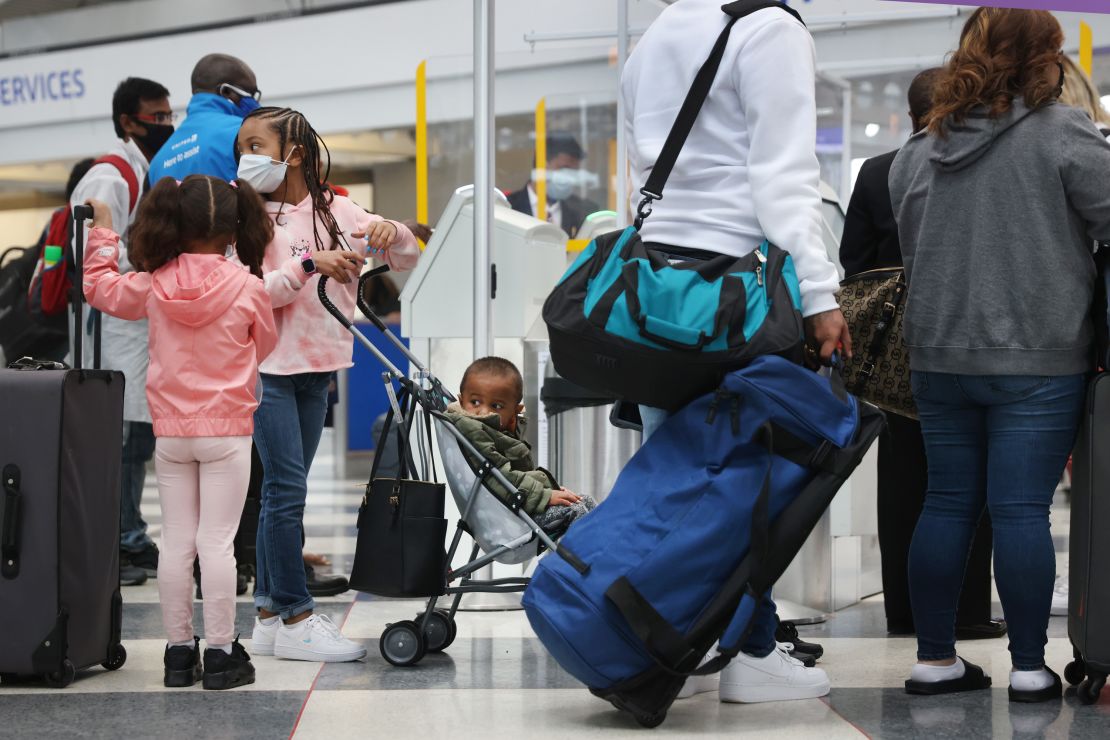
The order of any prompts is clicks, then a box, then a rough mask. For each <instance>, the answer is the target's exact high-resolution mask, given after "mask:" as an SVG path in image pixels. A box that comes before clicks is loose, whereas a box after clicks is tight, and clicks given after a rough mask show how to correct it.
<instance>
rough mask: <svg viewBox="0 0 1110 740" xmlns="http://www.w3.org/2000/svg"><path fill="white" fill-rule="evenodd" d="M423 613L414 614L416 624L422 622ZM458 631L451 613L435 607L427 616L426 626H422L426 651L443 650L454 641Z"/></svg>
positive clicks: (438, 651)
mask: <svg viewBox="0 0 1110 740" xmlns="http://www.w3.org/2000/svg"><path fill="white" fill-rule="evenodd" d="M425 613H426V612H421V613H420V614H418V615H416V619H414V620H413V621H414V622H416V623H417V624H418V625H419V624H423V623H424V614H425ZM458 632H459V628H458V627H457V626H456V625H455V620H454V619H451V615H450V614H449V613H448V612H445V611H443V610H442V609H436V610H435V611H434V612H432V614H431V616H430V617H429V618H428V626H427V627H425V628H424V644H425V645H426V646H427V651H428V652H429V653H441V652H443V651H444V650H446V649H447V648H448V647H450V646H451V643H453V642H454V641H455V636H456V635H457V634H458Z"/></svg>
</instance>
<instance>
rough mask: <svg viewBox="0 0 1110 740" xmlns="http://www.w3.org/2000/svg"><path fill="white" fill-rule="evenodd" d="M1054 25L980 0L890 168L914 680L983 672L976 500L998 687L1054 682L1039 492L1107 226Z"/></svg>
mask: <svg viewBox="0 0 1110 740" xmlns="http://www.w3.org/2000/svg"><path fill="white" fill-rule="evenodd" d="M1063 40H1064V34H1063V31H1062V30H1061V28H1060V24H1059V23H1058V22H1057V21H1056V19H1055V18H1054V17H1053V16H1052V14H1050V13H1048V12H1044V11H1031V10H1004V9H999V8H980V9H978V10H976V11H975V12H974V13H973V14H972V15H971V17H970V19H969V20H968V22H967V24H966V26H965V27H964V29H963V33H962V35H961V37H960V45H959V48H958V49H957V51H956V52H955V53H954V54H953V55H952V57H951V59H950V60H949V62H948V64H947V66H946V67H945V69H944V72H943V73H942V75H941V77H940V79H938V81H937V84H936V87H935V89H934V107H933V109H932V112H931V114H930V120H929V125H928V127H927V130H926V131H924V132H922V133H920V134H918V135H916V136H914V137H913V138H911V139H910V141H909V142H908V143H907V145H906V146H905V147H904V148H903V149H902V151H901V153H900V154H899V155H898V157H897V159H896V160H895V162H894V165H893V167H892V169H891V176H890V186H891V187H890V189H891V201H892V203H893V206H894V214H895V217H896V219H897V222H898V232H899V237H900V241H901V244H902V254H903V257H904V259H905V266H906V275H907V279H908V281H909V297H908V302H907V310H906V320H905V336H906V344H907V346H908V348H909V353H910V367H911V370H912V385H913V391H914V397H915V399H916V401H917V407H918V411H919V412H920V416H921V427H922V432H923V434H924V437H925V448H926V453H927V456H928V461H929V491H928V494H927V495H926V500H925V508H924V511H923V512H922V515H921V518H920V520H919V521H918V524H917V528H916V530H915V532H914V537H913V543H912V545H911V548H910V561H909V578H910V597H911V601H912V605H913V613H914V625H915V627H916V629H917V640H918V653H917V657H918V662H917V664H916V665H915V666H914V667H913V671H912V673H911V676H910V679H909V680H908V681H906V690H907V691H908V692H910V693H918V694H941V693H949V692H955V691H969V690H975V689H985V688H987V687H989V686H990V677H989V676H986V675H985V674H984V672H983V670H982V669H981V668H979V667H977V666H975V665H973V664H971V663H969V662H967V661H965V660H963V659H960V658H958V657H957V655H956V650H955V625H956V605H957V602H958V601H959V597H960V585H961V583H962V582H963V579H964V570H965V567H966V564H967V558H968V551H969V548H970V546H971V540H972V535H973V533H974V531H975V528H976V526H977V524H978V522H979V519H980V517H981V516H982V514H983V512H984V510H985V509H988V510H989V511H990V515H991V521H992V526H993V530H994V543H995V545H994V569H995V581H996V584H997V586H998V592H999V596H1000V597H1001V600H1002V607H1003V610H1004V611H1005V614H1006V620H1007V622H1008V624H1009V628H1010V652H1011V655H1012V662H1013V670H1012V671H1011V673H1010V699H1011V700H1012V701H1025V702H1030V701H1046V700H1050V699H1057V698H1059V697H1060V695H1061V684H1060V679H1059V677H1058V676H1057V675H1056V674H1055V673H1053V672H1052V671H1051V670H1050V669H1049V668H1048V667H1047V666H1046V665H1045V662H1044V648H1045V643H1046V641H1047V638H1046V631H1047V626H1048V616H1049V607H1050V603H1051V600H1052V585H1053V579H1054V576H1055V551H1054V548H1053V545H1052V537H1051V533H1050V530H1049V506H1050V504H1051V501H1052V495H1053V492H1054V490H1055V487H1056V483H1057V482H1058V481H1059V479H1060V475H1061V473H1062V472H1063V470H1064V465H1065V464H1066V462H1067V459H1068V454H1069V453H1070V451H1071V448H1072V446H1073V444H1074V442H1075V437H1076V431H1077V429H1078V426H1079V419H1080V414H1081V412H1082V408H1083V397H1084V391H1085V385H1086V384H1085V379H1086V374H1087V373H1088V371H1089V370H1090V369H1091V368H1092V363H1091V359H1092V326H1091V321H1090V318H1089V312H1090V306H1091V297H1092V293H1093V288H1094V280H1095V266H1094V261H1093V259H1092V253H1091V252H1092V250H1091V247H1092V243H1093V241H1095V240H1101V241H1105V240H1110V181H1108V180H1107V179H1106V177H1105V173H1106V172H1108V171H1110V145H1108V144H1107V142H1106V140H1105V139H1104V138H1103V137H1102V135H1101V134H1100V133H1099V132H1098V130H1097V129H1096V128H1095V125H1094V124H1093V123H1092V122H1091V119H1090V118H1088V117H1087V116H1086V115H1085V114H1084V113H1082V112H1081V111H1079V110H1076V109H1074V108H1070V107H1068V106H1064V105H1059V104H1057V99H1058V98H1059V96H1060V92H1061V90H1062V87H1063V77H1064V72H1063V55H1062V53H1061V51H1060V46H1061V44H1062V43H1063Z"/></svg>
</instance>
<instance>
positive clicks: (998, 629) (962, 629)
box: [956, 619, 1006, 640]
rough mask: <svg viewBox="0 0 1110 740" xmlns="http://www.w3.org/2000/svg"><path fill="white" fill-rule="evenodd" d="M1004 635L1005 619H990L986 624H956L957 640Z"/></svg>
mask: <svg viewBox="0 0 1110 740" xmlns="http://www.w3.org/2000/svg"><path fill="white" fill-rule="evenodd" d="M1005 636H1006V620H1005V619H992V620H990V621H989V622H987V623H986V624H964V625H956V639H957V640H990V639H992V638H995V637H1005Z"/></svg>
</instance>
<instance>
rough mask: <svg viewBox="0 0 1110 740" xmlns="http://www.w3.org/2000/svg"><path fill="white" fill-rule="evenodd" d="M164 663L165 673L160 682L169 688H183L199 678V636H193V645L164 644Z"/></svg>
mask: <svg viewBox="0 0 1110 740" xmlns="http://www.w3.org/2000/svg"><path fill="white" fill-rule="evenodd" d="M162 662H163V663H165V666H166V673H165V677H164V678H163V679H162V684H163V685H164V686H166V687H167V688H171V689H183V688H187V687H189V686H192V685H193V684H195V683H196V682H197V681H199V680H200V676H201V667H200V638H198V637H194V638H193V646H192V647H188V646H186V645H175V646H173V647H170V646H169V645H167V646H166V653H165V655H164V656H163V658H162Z"/></svg>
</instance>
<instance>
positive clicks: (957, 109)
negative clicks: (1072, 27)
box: [929, 8, 1064, 137]
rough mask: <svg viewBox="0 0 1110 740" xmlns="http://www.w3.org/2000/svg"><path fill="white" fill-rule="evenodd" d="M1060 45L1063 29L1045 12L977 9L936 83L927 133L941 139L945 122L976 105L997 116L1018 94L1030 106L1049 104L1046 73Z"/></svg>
mask: <svg viewBox="0 0 1110 740" xmlns="http://www.w3.org/2000/svg"><path fill="white" fill-rule="evenodd" d="M1063 43H1064V32H1063V29H1061V28H1060V23H1059V22H1058V21H1057V20H1056V18H1055V17H1053V15H1052V14H1051V13H1049V12H1048V11H1045V10H1007V9H1005V8H979V9H978V10H976V11H975V12H974V13H972V14H971V17H970V18H968V21H967V23H966V24H965V25H964V29H963V32H962V33H961V34H960V46H959V48H958V49H957V50H956V51H955V52H954V53H953V54H952V57H951V59H950V60H949V61H948V64H947V66H946V67H945V68H944V72H943V73H942V74H941V75H940V78H939V79H938V80H937V82H936V86H935V88H934V90H933V109H932V111H931V113H930V115H929V132H930V133H932V134H936V135H938V136H942V137H943V136H944V135H945V125H946V124H947V123H949V122H952V123H957V124H959V123H962V122H963V121H964V120H966V119H967V116H968V114H970V113H971V111H972V110H973V109H975V108H978V107H985V108H987V110H988V114H989V115H990V116H991V117H992V118H998V117H999V116H1002V115H1003V114H1005V113H1007V112H1008V111H1009V110H1010V108H1011V107H1012V106H1013V101H1014V99H1015V98H1018V97H1021V98H1022V99H1023V100H1024V101H1025V105H1026V106H1028V107H1029V108H1031V109H1037V108H1041V107H1043V106H1045V105H1048V104H1050V103H1052V102H1054V101H1055V100H1056V97H1057V94H1058V92H1059V86H1058V85H1057V84H1056V83H1055V82H1053V76H1052V75H1051V74H1050V72H1051V70H1054V69H1055V68H1056V66H1057V65H1058V64H1060V61H1061V60H1060V46H1061V45H1062V44H1063Z"/></svg>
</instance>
